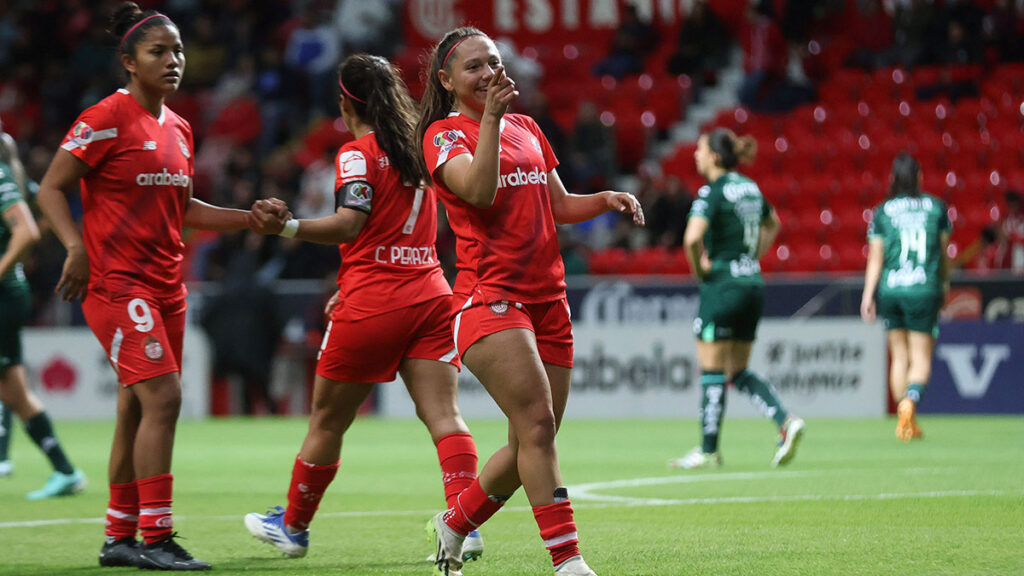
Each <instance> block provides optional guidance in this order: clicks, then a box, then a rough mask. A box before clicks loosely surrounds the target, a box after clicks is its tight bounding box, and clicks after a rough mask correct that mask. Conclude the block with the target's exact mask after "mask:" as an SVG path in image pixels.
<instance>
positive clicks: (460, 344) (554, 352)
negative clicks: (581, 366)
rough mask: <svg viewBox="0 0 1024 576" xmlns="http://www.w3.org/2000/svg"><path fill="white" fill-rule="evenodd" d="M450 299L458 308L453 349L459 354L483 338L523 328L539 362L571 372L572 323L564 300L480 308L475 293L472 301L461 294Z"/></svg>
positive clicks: (477, 293)
mask: <svg viewBox="0 0 1024 576" xmlns="http://www.w3.org/2000/svg"><path fill="white" fill-rule="evenodd" d="M453 298H455V299H456V305H457V306H458V312H457V313H456V315H455V345H456V347H457V348H458V350H459V353H465V351H466V350H469V347H470V346H472V345H473V344H474V343H475V342H476V341H477V340H479V339H481V338H483V337H484V336H489V335H491V334H495V333H497V332H501V331H503V330H510V329H512V328H525V329H527V330H530V331H531V332H533V334H534V336H535V337H536V338H537V351H538V352H540V359H541V361H542V362H544V363H545V364H554V365H556V366H564V367H566V368H572V355H573V348H572V322H570V321H569V301H568V300H566V299H565V298H562V299H560V300H553V301H551V302H539V303H535V304H523V303H521V302H510V301H508V300H498V301H496V302H491V303H490V304H483V303H482V302H479V301H478V299H480V298H481V294H480V293H479V292H476V294H475V295H474V296H473V297H472V298H469V297H467V296H466V295H464V294H462V295H458V294H457V295H455V296H453ZM459 301H461V304H460V303H459Z"/></svg>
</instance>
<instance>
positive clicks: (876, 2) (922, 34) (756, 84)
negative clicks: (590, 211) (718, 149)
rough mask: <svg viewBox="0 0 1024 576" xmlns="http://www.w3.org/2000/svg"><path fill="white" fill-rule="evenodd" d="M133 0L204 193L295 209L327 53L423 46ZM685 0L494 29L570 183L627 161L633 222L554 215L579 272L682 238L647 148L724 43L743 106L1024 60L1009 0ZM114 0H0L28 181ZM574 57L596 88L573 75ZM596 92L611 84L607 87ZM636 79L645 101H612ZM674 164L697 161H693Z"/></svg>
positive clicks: (208, 2) (673, 190)
mask: <svg viewBox="0 0 1024 576" xmlns="http://www.w3.org/2000/svg"><path fill="white" fill-rule="evenodd" d="M139 3H140V4H141V5H143V6H144V7H145V8H154V9H158V10H160V11H163V12H165V13H167V14H168V15H170V16H171V17H172V18H173V19H174V21H175V22H176V23H178V25H179V26H181V33H182V37H183V40H184V44H185V54H186V57H187V67H186V72H185V78H184V84H183V87H182V89H181V90H180V92H179V93H178V94H177V95H176V96H175V97H174V98H173V99H172V100H170V101H169V103H168V104H169V106H170V107H172V108H173V109H175V110H176V111H177V112H178V113H179V114H181V115H182V116H184V117H185V118H186V119H188V120H189V121H190V122H191V124H192V126H193V130H194V131H195V135H196V144H197V157H196V177H195V193H196V195H197V196H198V197H200V198H203V199H207V200H210V201H212V202H215V203H217V204H220V205H225V206H237V207H248V206H249V205H251V203H252V202H253V200H255V199H257V198H262V197H270V196H274V197H279V198H282V199H284V200H286V201H287V202H288V203H289V204H290V205H291V206H292V209H293V211H294V213H295V214H296V216H297V217H317V216H322V215H324V214H326V213H329V212H330V211H332V210H333V208H334V198H333V183H334V166H333V159H334V155H335V152H336V150H337V148H338V146H340V145H341V144H342V143H344V142H345V141H346V140H347V139H348V138H350V137H351V136H350V135H349V134H347V133H346V132H345V130H344V126H343V124H342V123H341V121H340V119H339V118H338V112H337V104H336V103H337V85H336V78H335V67H336V65H337V64H338V62H340V61H341V59H342V58H343V57H344V56H345V55H347V54H350V53H354V52H359V51H367V52H372V53H376V54H381V55H384V56H387V57H389V58H392V59H394V61H396V62H397V63H399V64H400V65H401V66H402V67H403V70H404V72H405V76H406V78H407V81H408V82H409V84H410V87H411V88H412V90H413V92H414V94H415V95H417V96H418V93H417V92H418V86H419V85H420V82H421V81H420V79H419V78H418V74H419V57H420V54H418V53H410V51H409V50H406V49H405V47H404V46H403V45H402V29H403V28H402V24H403V15H404V12H405V10H406V6H405V3H404V2H402V1H401V0H374V1H372V2H370V1H363V0H305V1H302V0H294V1H288V0H262V1H258V2H257V1H255V0H217V1H213V0H155V1H148V2H147V1H140V2H139ZM684 4H686V5H687V6H688V7H689V14H688V16H687V17H686V18H685V20H684V21H683V22H682V23H681V24H680V25H678V26H676V27H675V28H674V29H672V30H666V29H665V28H664V27H659V26H654V25H652V24H651V23H650V22H649V21H647V20H645V19H644V17H643V15H642V14H641V12H640V11H639V10H638V9H637V8H636V7H634V6H633V5H632V4H631V3H628V2H625V3H623V11H622V17H621V20H620V22H621V23H620V26H619V28H618V30H617V31H616V32H615V34H614V36H613V39H612V41H611V43H610V45H608V46H597V47H594V46H583V45H570V44H566V45H564V46H563V45H562V44H561V43H559V41H558V39H552V46H550V47H547V46H545V47H541V46H516V45H515V43H514V42H511V41H508V42H504V43H503V44H502V47H501V48H502V50H503V52H504V53H505V56H506V61H507V65H508V68H509V69H510V75H511V76H512V77H513V78H515V79H516V80H517V82H519V84H520V87H521V91H522V96H521V98H520V101H519V102H518V103H517V104H516V106H517V108H518V109H519V110H520V111H523V112H525V113H528V114H531V115H532V116H534V117H535V118H536V119H537V121H538V122H539V123H540V125H541V126H542V128H543V130H544V132H545V134H546V135H547V136H548V138H549V139H550V140H551V142H552V145H553V146H554V148H555V150H556V153H557V154H558V156H559V158H560V159H561V161H562V166H561V167H560V169H559V173H560V175H561V176H562V178H563V180H564V181H565V182H566V184H567V186H568V187H569V188H570V190H571V191H573V192H577V193H588V192H592V191H594V190H599V189H604V188H609V187H612V186H615V185H616V183H618V182H620V181H621V180H620V179H619V178H618V177H619V176H621V175H623V174H628V175H633V176H635V178H632V179H630V180H629V181H630V182H635V183H636V184H635V186H636V189H634V190H630V191H633V192H635V193H636V194H637V195H638V197H639V198H640V199H641V201H642V202H643V204H644V206H645V209H646V211H647V213H648V215H649V225H648V226H647V228H645V229H640V230H637V229H634V228H632V227H630V226H627V225H625V223H624V222H622V221H620V220H619V218H618V217H617V216H615V215H609V216H607V217H604V218H601V219H598V220H597V221H594V222H589V223H585V224H583V225H579V226H574V227H567V228H565V229H564V230H562V234H563V236H562V240H563V252H564V255H565V261H566V267H567V269H568V271H569V273H570V274H573V273H586V272H587V271H588V270H589V268H590V266H589V257H590V254H591V251H593V250H600V249H606V248H622V249H626V250H637V249H643V248H647V247H660V248H665V249H669V250H672V249H675V248H677V247H678V246H679V245H680V243H681V240H682V238H681V237H682V230H683V226H684V224H685V218H686V214H687V212H688V210H689V205H690V201H691V198H692V197H693V195H694V194H695V192H696V190H695V189H694V188H695V186H694V185H693V183H692V182H688V181H687V179H683V178H679V177H677V176H676V175H673V174H670V173H668V172H667V171H665V170H663V162H659V161H658V159H656V158H653V155H654V151H655V150H657V149H659V148H658V147H657V146H655V145H656V144H659V143H664V142H665V141H666V139H667V138H668V135H669V128H670V127H671V125H672V124H673V123H675V122H678V121H680V120H682V119H684V118H685V112H686V106H687V105H689V104H691V103H692V102H694V101H700V100H701V98H702V97H703V96H702V95H703V94H704V93H705V90H706V89H708V88H710V87H713V86H715V85H716V84H717V83H718V79H719V76H720V74H721V73H722V70H723V69H724V68H725V67H727V66H729V65H730V62H731V61H732V60H731V54H732V52H733V49H734V48H735V47H739V48H741V49H742V52H743V59H742V66H743V72H744V77H743V81H742V83H741V85H740V86H739V89H738V94H736V96H737V97H738V99H739V102H740V103H741V104H742V105H743V106H744V107H745V108H746V109H747V110H749V111H750V113H751V114H783V113H785V112H786V111H788V110H792V109H794V108H795V107H798V106H800V105H802V104H806V103H808V102H812V101H815V100H816V99H817V98H818V97H819V94H818V86H819V85H820V84H821V83H822V82H823V81H825V80H827V78H828V77H829V76H830V74H832V73H833V71H834V70H836V69H838V68H840V67H855V68H860V69H865V70H872V69H875V68H886V67H901V68H905V69H913V68H915V67H919V66H929V65H947V64H972V65H978V66H981V67H982V68H983V69H984V70H988V69H990V68H991V67H992V66H994V65H995V64H996V63H998V62H1004V61H1020V60H1021V59H1024V42H1022V41H1021V38H1024V2H1022V1H1021V0H762V1H756V2H752V3H750V4H749V8H747V9H746V10H745V11H741V12H742V13H735V12H729V13H723V12H722V11H721V10H720V9H719V10H718V11H716V4H717V3H715V2H709V1H707V0H692V1H691V2H688V3H684ZM723 4H724V3H723ZM114 5H116V1H115V0H104V1H101V2H85V1H82V0H12V1H9V2H4V3H0V119H2V121H3V126H4V129H5V130H6V131H7V132H9V133H11V134H12V135H13V136H14V137H15V138H16V139H17V141H18V143H19V146H20V152H21V156H22V158H23V160H24V161H25V164H26V167H27V169H28V172H29V174H30V175H31V176H32V177H33V178H35V179H37V180H38V179H39V178H41V177H42V175H43V173H44V172H45V169H46V167H47V165H48V163H49V161H50V158H51V157H52V155H53V153H54V151H55V150H56V149H57V147H58V145H59V144H60V141H61V139H62V137H63V136H64V134H65V131H66V130H67V129H68V127H69V126H70V123H71V122H72V121H73V120H74V118H75V117H76V116H77V114H78V113H79V112H80V111H81V110H82V109H84V108H86V107H88V106H90V105H92V104H93V103H95V102H97V101H99V100H100V99H102V98H103V97H105V96H107V95H108V94H110V93H111V92H112V91H114V90H115V89H116V88H118V87H120V86H122V85H123V83H124V76H123V70H122V69H121V66H120V64H119V63H118V62H117V61H116V60H115V58H114V45H113V42H112V41H111V40H110V39H108V38H107V37H106V36H105V34H104V32H103V30H104V29H105V28H106V24H107V23H106V16H107V15H108V14H109V13H110V12H111V10H112V8H113V6H114ZM582 63H585V64H586V66H585V68H584V70H583V72H580V66H579V64H582ZM579 74H582V75H584V76H588V77H589V78H588V79H587V80H586V81H587V82H592V83H593V86H595V87H596V90H590V89H589V88H586V86H590V84H587V85H584V84H581V83H580V82H581V80H580V79H579V77H578V76H575V75H579ZM570 79H571V83H570V82H569V80H570ZM563 81H564V82H563ZM602 89H603V90H605V91H606V92H607V93H608V94H609V96H607V98H606V100H604V101H602V100H601V97H600V94H598V92H601V90H602ZM918 91H919V94H918V97H920V98H929V97H933V96H935V95H942V96H944V97H948V99H949V100H950V101H952V102H956V100H957V99H958V98H961V97H967V96H970V95H972V94H973V95H977V93H978V84H977V82H975V81H974V80H970V79H969V80H967V81H965V82H964V81H959V80H957V79H955V78H951V77H950V76H948V75H943V74H939V75H937V76H936V78H935V81H934V83H932V84H929V85H924V86H920V87H919V88H918ZM634 93H635V94H636V97H637V98H638V100H636V102H641V104H640V105H639V106H640V107H637V105H635V104H634V103H633V101H630V102H625V103H622V102H621V100H622V99H623V98H625V96H624V95H627V94H630V95H631V94H634ZM666 94H667V95H669V97H668V98H667V99H666V98H665V95H666ZM616 100H617V101H620V102H619V104H620V107H619V108H615V107H614V106H615V105H616V103H615V101H616ZM632 115H635V116H637V118H636V119H635V120H634V119H632V118H631V116H632ZM1018 121H1019V118H1018ZM661 148H662V149H663V148H664V147H663V146H662V147H661ZM691 160H692V159H690V158H681V159H680V162H683V163H686V162H691ZM926 169H927V166H926ZM681 170H689V171H691V172H692V162H691V164H690V165H689V166H686V167H684V168H681ZM877 176H878V178H884V177H885V175H884V174H879V175H877ZM1015 202H1016V203H1015V204H1013V205H1014V206H1017V207H1018V208H1016V209H1015V210H1016V211H1015V212H1014V214H1017V216H1015V218H1017V220H1015V223H1014V224H1009V223H1008V221H1005V222H1003V224H1000V225H994V226H992V227H991V228H986V229H985V232H984V234H983V236H982V237H981V238H980V239H979V242H978V243H977V245H976V246H975V248H976V250H974V253H973V254H972V258H984V259H985V261H986V262H988V264H987V266H988V267H991V268H998V267H1002V266H1004V265H1005V266H1010V265H1011V264H1012V263H1013V262H1016V260H1015V259H1018V258H1019V259H1021V260H1022V262H1021V264H1020V266H1021V267H1022V268H1024V240H1020V242H1021V248H1020V253H1019V255H1018V253H1017V252H1014V249H1012V248H1011V247H1010V244H1012V243H1013V242H1017V240H1014V239H1015V238H1021V237H1024V234H1022V231H1021V227H1022V225H1021V222H1020V218H1021V217H1020V215H1019V214H1020V212H1019V205H1020V202H1019V197H1018V198H1017V199H1016V200H1015ZM1008 204H1009V203H1008ZM442 224H443V223H442ZM187 244H188V249H189V262H190V265H189V269H188V279H189V280H211V281H224V282H231V283H233V285H235V286H239V287H244V286H265V285H266V284H268V283H269V282H271V281H273V280H275V279H288V278H332V277H333V274H334V273H335V271H336V270H337V264H338V261H337V259H338V254H337V250H335V249H333V248H331V247H322V246H316V245H313V244H302V243H298V242H294V241H291V240H286V239H283V238H278V237H271V238H262V237H258V236H253V235H251V234H249V233H247V232H242V233H236V234H228V235H221V236H217V235H213V234H196V233H193V234H191V236H189V238H188V242H187ZM438 247H439V252H440V253H441V254H442V260H443V262H444V263H446V264H448V265H449V266H448V269H449V270H450V269H451V266H450V264H451V262H452V261H453V253H454V239H453V238H452V236H451V233H450V231H449V230H448V229H447V227H446V226H443V225H442V227H441V237H440V238H439V240H438ZM972 249H973V248H972ZM968 252H969V251H968V250H964V251H963V252H961V257H963V255H964V254H967V253H968ZM63 256H64V255H63V251H62V249H60V246H59V244H58V243H57V242H56V241H55V240H54V239H53V238H52V235H51V236H50V237H49V239H48V240H45V241H44V242H42V243H41V244H40V245H39V246H38V247H37V248H36V249H35V250H34V252H33V254H32V257H31V259H30V262H28V263H27V271H28V273H29V275H30V279H31V281H32V283H33V286H34V289H35V290H36V292H37V300H36V304H37V306H36V310H37V312H38V313H39V314H43V315H45V314H46V309H47V308H46V303H47V302H48V301H49V300H50V296H49V294H50V291H51V290H52V288H53V286H54V285H55V283H56V281H57V278H58V277H59V275H60V270H61V263H62V262H63ZM255 297H256V296H254V298H255ZM211 322H215V321H214V320H211Z"/></svg>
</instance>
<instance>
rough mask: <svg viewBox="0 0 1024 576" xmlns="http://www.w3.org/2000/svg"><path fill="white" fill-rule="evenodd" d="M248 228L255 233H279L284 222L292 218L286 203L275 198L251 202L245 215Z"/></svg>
mask: <svg viewBox="0 0 1024 576" xmlns="http://www.w3.org/2000/svg"><path fill="white" fill-rule="evenodd" d="M246 218H247V224H248V226H249V230H252V231H253V232H256V233H257V234H280V233H281V230H283V229H284V225H285V222H288V220H290V219H291V218H292V212H291V210H289V209H288V205H287V204H285V203H284V202H282V201H281V200H278V199H277V198H267V199H265V200H257V201H256V202H253V205H252V209H251V210H250V211H249V214H248V215H247V217H246Z"/></svg>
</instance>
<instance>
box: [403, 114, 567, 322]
mask: <svg viewBox="0 0 1024 576" xmlns="http://www.w3.org/2000/svg"><path fill="white" fill-rule="evenodd" d="M479 134H480V123H479V122H477V121H476V120H473V119H472V118H469V117H467V116H464V115H461V114H452V115H450V116H448V118H445V119H444V120H438V121H437V122H434V123H433V124H431V125H430V127H429V128H428V129H427V132H426V134H425V135H424V136H423V154H424V156H425V157H426V158H425V160H426V163H427V169H428V170H430V172H431V174H433V175H434V176H435V179H434V183H435V185H436V186H437V188H438V190H439V194H440V196H441V201H442V202H444V205H445V208H446V209H447V210H448V221H449V222H450V224H451V227H452V231H454V232H455V235H456V237H457V239H458V243H457V245H456V254H457V257H458V258H457V259H458V264H457V265H458V268H459V276H458V278H457V279H456V281H455V292H457V293H460V294H468V293H470V292H471V291H472V290H473V289H474V288H477V289H479V290H480V291H481V292H483V294H484V298H485V299H486V301H487V302H493V301H495V300H512V301H516V302H524V303H534V302H549V301H552V300H558V299H559V298H562V297H564V296H565V266H563V265H562V256H561V254H560V253H559V249H558V235H557V232H556V230H555V220H554V216H553V215H552V213H551V197H550V195H549V194H548V186H547V182H548V173H549V172H550V171H552V170H554V169H555V167H556V166H558V159H557V158H555V153H554V152H553V151H552V150H551V145H550V144H548V140H547V138H545V137H544V134H543V133H542V132H541V130H540V128H539V127H538V126H537V123H536V122H534V121H533V119H532V118H530V117H529V116H523V115H521V114H506V115H505V116H504V118H503V119H502V121H501V138H500V139H499V144H500V146H499V147H500V151H499V158H500V167H499V170H498V173H499V176H498V192H497V195H496V196H495V198H494V204H493V205H492V206H491V207H490V208H476V207H474V206H472V205H471V204H469V203H468V202H466V201H465V200H463V199H461V198H459V197H458V196H456V195H455V194H454V193H452V192H451V191H450V190H448V188H447V187H446V186H445V185H444V183H443V182H441V181H440V180H438V179H437V178H436V172H437V169H438V168H439V167H440V166H441V165H443V164H444V163H445V162H447V161H448V160H450V159H452V158H454V157H456V156H458V155H460V154H472V153H473V152H474V151H475V150H476V143H477V139H478V137H479Z"/></svg>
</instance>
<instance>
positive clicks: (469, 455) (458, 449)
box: [437, 432, 477, 508]
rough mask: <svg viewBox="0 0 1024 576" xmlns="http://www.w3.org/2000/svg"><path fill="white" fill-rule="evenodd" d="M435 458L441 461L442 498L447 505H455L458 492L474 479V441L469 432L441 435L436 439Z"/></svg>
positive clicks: (475, 461)
mask: <svg viewBox="0 0 1024 576" xmlns="http://www.w3.org/2000/svg"><path fill="white" fill-rule="evenodd" d="M437 459H438V461H440V462H441V475H442V482H443V483H444V499H445V501H446V502H447V503H448V507H449V508H452V507H454V506H455V499H456V498H457V497H458V496H459V493H460V492H462V491H463V490H465V489H466V488H468V487H469V485H470V484H472V483H473V480H475V479H476V474H477V472H476V465H477V458H476V443H475V442H473V435H472V434H469V433H462V432H459V433H455V434H448V435H447V436H442V437H441V439H440V440H438V441H437Z"/></svg>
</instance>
